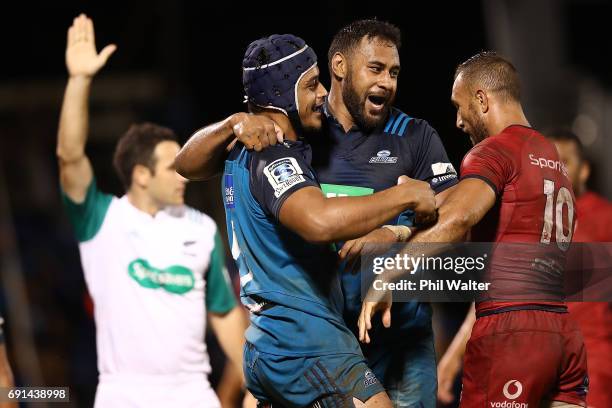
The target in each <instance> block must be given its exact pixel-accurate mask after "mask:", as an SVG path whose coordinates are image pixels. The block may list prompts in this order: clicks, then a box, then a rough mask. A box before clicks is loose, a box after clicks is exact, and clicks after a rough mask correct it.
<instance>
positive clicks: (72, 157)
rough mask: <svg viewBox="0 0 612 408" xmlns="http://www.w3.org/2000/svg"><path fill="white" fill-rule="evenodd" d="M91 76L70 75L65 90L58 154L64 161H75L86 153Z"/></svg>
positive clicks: (58, 137)
mask: <svg viewBox="0 0 612 408" xmlns="http://www.w3.org/2000/svg"><path fill="white" fill-rule="evenodd" d="M90 87H91V78H90V77H85V76H76V77H70V79H68V85H67V86H66V91H65V92H64V101H63V104H62V111H61V114H60V122H59V129H58V136H57V156H58V158H59V159H60V160H61V161H63V162H67V163H69V162H74V161H77V160H79V159H81V158H82V157H83V156H84V154H85V143H86V142H87V133H88V131H89V107H88V103H89V90H90Z"/></svg>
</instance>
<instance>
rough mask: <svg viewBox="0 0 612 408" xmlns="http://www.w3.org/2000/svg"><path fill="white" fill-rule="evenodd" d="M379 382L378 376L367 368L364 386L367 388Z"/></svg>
mask: <svg viewBox="0 0 612 408" xmlns="http://www.w3.org/2000/svg"><path fill="white" fill-rule="evenodd" d="M377 382H378V380H377V379H376V376H375V375H374V373H373V372H371V371H370V370H367V371H366V372H365V379H364V380H363V386H364V387H366V388H367V387H369V386H370V385H372V384H376V383H377Z"/></svg>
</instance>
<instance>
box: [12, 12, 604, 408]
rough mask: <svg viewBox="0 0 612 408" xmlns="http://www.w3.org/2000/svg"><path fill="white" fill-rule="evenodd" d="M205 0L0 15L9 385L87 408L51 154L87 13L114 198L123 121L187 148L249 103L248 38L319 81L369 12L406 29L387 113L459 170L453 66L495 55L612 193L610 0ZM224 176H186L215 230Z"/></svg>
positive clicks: (90, 335) (99, 171)
mask: <svg viewBox="0 0 612 408" xmlns="http://www.w3.org/2000/svg"><path fill="white" fill-rule="evenodd" d="M199 3H200V4H199V5H194V4H191V3H187V2H179V1H149V2H140V3H137V2H127V1H124V2H100V3H99V4H97V5H92V4H89V3H83V4H81V2H77V1H62V2H46V3H45V4H44V5H40V6H35V5H25V4H24V5H23V6H20V5H15V4H13V5H12V6H10V7H8V8H5V6H3V11H2V12H1V14H2V17H1V18H0V20H1V21H2V23H1V24H0V34H1V35H0V38H2V39H3V41H2V51H1V52H2V58H1V61H2V63H1V64H0V268H1V269H0V285H1V290H0V314H2V315H3V316H4V317H5V320H6V325H5V332H6V337H7V347H8V349H9V352H10V354H9V357H10V361H11V363H12V365H13V369H14V372H15V375H16V382H17V384H18V385H22V386H26V385H53V386H69V387H71V390H72V397H73V403H72V404H71V405H72V406H88V404H90V402H89V401H91V398H92V397H93V392H94V390H95V385H96V381H97V377H96V376H97V372H96V366H95V344H94V340H95V337H94V325H93V320H92V318H91V310H90V309H88V301H87V295H86V290H85V288H84V284H83V278H82V274H81V270H80V265H79V259H78V251H77V246H76V242H75V240H74V238H73V235H72V232H71V229H70V226H69V224H68V222H67V218H66V216H65V214H64V213H63V212H62V208H61V206H60V201H59V191H58V178H57V177H58V175H57V165H56V159H55V141H56V131H57V122H58V116H59V109H60V104H61V98H62V93H63V89H64V86H65V84H66V79H67V74H66V69H65V65H64V50H65V40H66V30H67V28H68V27H69V25H70V24H71V22H72V19H73V18H74V17H75V16H76V15H78V13H80V12H85V13H87V14H88V15H89V16H90V17H92V18H93V20H94V24H95V29H96V42H97V45H98V48H99V49H100V48H101V47H103V46H104V45H106V44H108V43H111V42H113V43H115V44H117V45H118V50H117V52H116V53H115V54H114V55H113V56H112V57H111V59H110V61H109V62H108V64H107V66H106V67H105V68H104V69H103V70H102V71H101V73H100V74H99V75H98V76H97V77H96V79H95V81H94V86H93V90H92V98H91V121H90V138H89V143H88V148H87V151H88V154H89V156H90V158H91V159H92V162H93V166H94V169H95V172H96V175H97V179H98V183H99V185H100V187H101V188H102V189H104V190H107V191H110V192H113V193H115V194H121V187H120V183H119V181H118V179H117V178H116V177H115V175H114V174H113V170H112V166H111V155H112V151H113V149H114V145H115V141H116V140H117V138H118V136H119V135H120V134H122V133H123V132H124V131H125V130H126V129H127V127H128V125H129V124H130V123H132V122H134V121H144V120H148V121H153V122H157V123H160V124H162V125H165V126H169V127H171V128H173V129H174V130H175V131H177V133H178V134H179V136H180V138H181V141H182V142H184V141H185V140H186V139H187V137H188V136H189V135H190V133H191V132H192V131H193V130H195V129H197V128H198V127H201V126H203V125H205V124H208V123H211V122H213V121H216V120H220V119H222V118H224V117H225V116H227V115H228V114H230V113H233V112H236V111H239V110H242V109H244V105H242V104H241V101H242V92H241V70H240V64H241V60H242V55H243V52H244V49H245V47H246V45H247V44H248V43H249V42H250V41H251V40H253V39H256V38H259V37H261V36H264V35H268V34H272V33H283V32H291V33H294V34H296V35H299V36H301V37H303V38H304V39H305V40H306V41H307V42H308V43H309V44H310V45H311V46H312V47H313V48H314V49H315V51H317V54H318V56H319V60H320V66H321V67H322V73H323V82H324V83H325V84H326V85H328V84H329V80H328V79H329V75H328V73H327V69H326V64H327V58H326V54H327V47H328V46H329V43H330V40H331V38H332V36H333V34H334V33H335V32H336V31H337V30H338V29H339V28H340V27H342V26H343V25H344V24H346V23H348V22H350V21H352V20H354V19H357V18H365V17H372V16H377V17H379V18H381V19H384V20H388V21H391V22H392V23H394V24H396V25H398V26H399V27H400V28H401V30H402V40H403V46H402V49H401V52H400V55H401V62H402V72H401V75H400V82H399V93H398V97H397V102H396V105H397V106H398V107H400V108H401V109H402V110H404V111H405V112H407V113H408V114H410V115H411V116H415V117H421V118H424V119H427V120H428V121H429V122H430V123H431V124H432V125H433V126H434V127H435V128H436V129H437V130H438V132H439V133H440V136H441V138H442V140H443V142H444V144H445V146H446V149H447V152H448V154H449V156H450V158H451V160H452V161H453V163H454V164H455V167H456V168H458V165H459V162H460V160H461V158H462V157H463V155H464V154H465V152H466V151H467V150H468V148H469V140H468V138H467V136H466V135H463V134H462V133H461V132H459V131H458V130H457V129H455V112H454V109H453V107H452V105H451V103H450V88H451V84H452V74H453V70H454V67H455V66H456V64H457V63H459V62H461V61H463V60H465V59H466V58H467V57H469V56H471V55H472V54H474V53H476V52H478V51H480V50H483V49H495V50H497V51H499V52H501V53H502V54H504V55H505V56H507V57H509V58H510V59H511V60H512V61H513V62H514V64H515V65H516V66H517V68H518V70H519V73H520V75H521V79H522V93H523V105H524V107H525V109H526V114H527V117H528V119H529V120H530V122H531V124H532V125H533V126H534V127H536V128H537V129H539V130H546V129H548V128H551V127H559V126H565V127H568V128H571V129H573V130H574V131H575V132H576V133H577V134H578V135H579V136H580V137H581V139H582V141H583V143H584V144H585V146H586V151H587V154H588V157H589V158H590V159H591V160H592V162H593V167H594V172H593V175H592V177H591V183H590V184H591V187H592V188H593V189H594V190H595V191H597V192H600V193H602V194H603V195H604V196H606V197H607V198H608V199H610V198H612V183H610V179H611V178H612V160H610V158H609V156H610V155H611V154H612V121H611V120H610V118H612V89H611V86H612V47H611V46H610V40H609V39H610V38H611V37H612V27H611V26H610V24H609V20H610V18H611V17H612V4H611V3H609V2H605V1H597V0H583V1H581V0H574V1H570V0H565V1H564V0H506V1H493V0H490V1H486V0H483V1H482V2H479V1H463V2H442V1H440V2H428V4H426V5H425V4H421V3H425V2H420V3H416V2H401V3H402V4H400V2H395V3H394V2H370V4H368V5H357V4H356V3H355V2H353V1H348V0H345V1H335V2H330V3H329V4H327V3H324V2H321V4H318V3H316V2H303V3H299V2H295V1H291V2H289V1H285V2H283V3H279V4H278V5H274V4H270V3H266V8H259V7H258V4H261V3H250V4H248V3H247V4H239V3H236V2H219V4H215V5H210V4H208V5H204V4H203V3H204V2H199ZM218 182H219V180H218V179H217V180H213V181H211V182H206V183H192V184H191V185H190V186H189V187H188V193H187V202H188V203H189V204H190V205H192V206H194V207H196V208H199V209H201V210H204V211H205V212H207V213H208V214H210V215H211V216H213V217H214V218H215V219H216V220H217V222H218V224H219V225H220V226H221V227H223V225H224V221H223V209H222V207H221V199H220V190H219V187H218ZM437 312H438V313H437V319H436V323H437V325H436V327H437V330H438V338H437V346H438V347H439V351H443V350H444V347H446V345H447V343H448V341H449V339H450V336H452V334H453V333H454V331H455V329H456V328H457V326H458V325H459V324H460V321H461V319H462V318H463V315H464V314H463V313H464V310H461V309H459V308H457V307H456V306H453V307H452V310H451V308H445V307H444V306H443V305H441V306H439V307H438V310H437ZM213 350H214V348H213V349H212V350H211V354H218V352H217V353H215V352H214V351H213ZM213 359H215V356H213ZM216 374H218V373H217V372H216V373H215V375H216Z"/></svg>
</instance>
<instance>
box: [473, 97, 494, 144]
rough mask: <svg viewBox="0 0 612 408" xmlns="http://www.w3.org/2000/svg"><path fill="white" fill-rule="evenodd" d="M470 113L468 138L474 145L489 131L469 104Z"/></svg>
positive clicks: (483, 138)
mask: <svg viewBox="0 0 612 408" xmlns="http://www.w3.org/2000/svg"><path fill="white" fill-rule="evenodd" d="M470 114H471V116H472V118H473V119H472V120H470V122H471V123H470V125H471V126H470V133H469V134H470V140H471V141H472V144H473V145H474V146H476V145H477V144H478V143H480V142H482V141H483V140H485V139H486V138H487V136H489V131H488V130H487V127H486V125H485V123H484V121H483V120H482V119H480V118H479V117H478V115H477V114H476V110H475V109H474V108H473V107H472V106H470Z"/></svg>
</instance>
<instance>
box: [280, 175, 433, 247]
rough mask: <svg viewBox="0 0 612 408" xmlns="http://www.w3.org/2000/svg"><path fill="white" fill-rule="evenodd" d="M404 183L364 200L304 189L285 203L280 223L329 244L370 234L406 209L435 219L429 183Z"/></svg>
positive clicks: (311, 188)
mask: <svg viewBox="0 0 612 408" xmlns="http://www.w3.org/2000/svg"><path fill="white" fill-rule="evenodd" d="M400 179H401V180H400V184H399V185H397V186H395V187H392V188H389V189H387V190H384V191H380V192H378V193H375V194H373V195H370V196H364V197H334V198H327V197H325V196H324V195H323V192H322V191H321V190H320V189H318V188H316V187H305V188H302V189H300V190H298V191H296V192H295V193H293V194H292V195H291V196H289V197H288V198H287V200H286V201H285V202H284V204H283V206H282V207H281V209H280V213H279V218H280V221H281V223H282V224H283V225H285V226H287V227H288V228H290V229H291V230H293V231H295V232H296V233H297V234H299V235H300V236H301V237H302V238H304V239H306V240H307V241H310V242H318V243H328V242H338V241H344V240H347V239H353V238H357V237H360V236H362V235H364V234H367V233H368V232H370V231H372V230H373V229H375V228H377V227H379V226H380V225H382V224H383V223H385V222H386V221H388V220H389V219H391V218H393V217H395V216H397V215H398V214H399V213H401V212H402V211H404V210H406V209H411V210H414V211H415V212H417V213H418V214H420V215H421V216H424V217H427V216H429V217H435V212H436V207H435V197H434V194H433V191H432V190H431V188H430V187H429V183H426V182H423V181H418V180H413V179H410V178H408V177H406V176H402V177H400Z"/></svg>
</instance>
